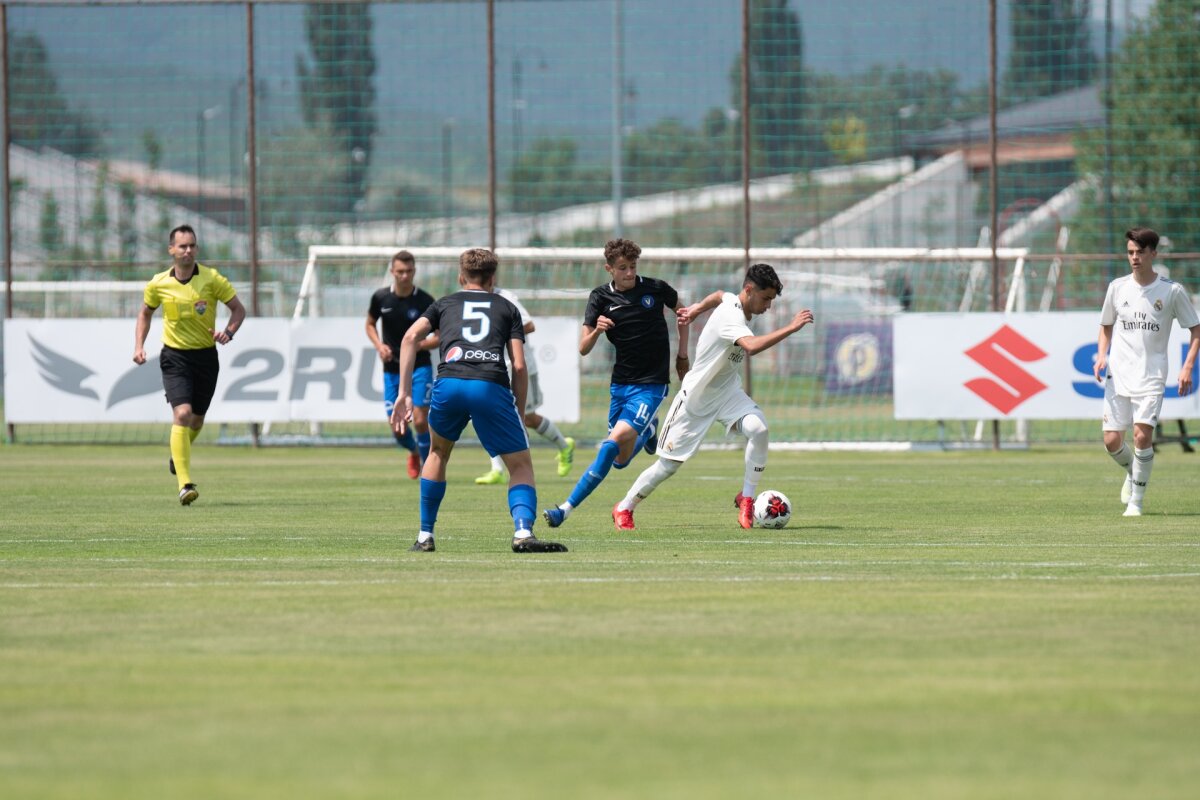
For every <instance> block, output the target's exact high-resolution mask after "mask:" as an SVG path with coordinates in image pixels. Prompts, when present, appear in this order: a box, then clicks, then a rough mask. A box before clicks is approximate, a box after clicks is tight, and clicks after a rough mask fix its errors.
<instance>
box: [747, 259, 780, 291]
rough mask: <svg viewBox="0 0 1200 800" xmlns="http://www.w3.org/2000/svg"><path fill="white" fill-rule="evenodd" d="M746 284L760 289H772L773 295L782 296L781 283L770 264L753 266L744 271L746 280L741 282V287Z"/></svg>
mask: <svg viewBox="0 0 1200 800" xmlns="http://www.w3.org/2000/svg"><path fill="white" fill-rule="evenodd" d="M747 283H753V284H754V285H755V286H757V287H758V288H760V289H774V290H775V294H783V283H782V281H780V280H779V276H778V275H776V274H775V268H774V267H772V266H771V265H770V264H755V265H753V266H752V267H750V269H748V270H746V279H745V280H744V281H742V285H743V286H745V285H746V284H747Z"/></svg>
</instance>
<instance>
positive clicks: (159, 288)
mask: <svg viewBox="0 0 1200 800" xmlns="http://www.w3.org/2000/svg"><path fill="white" fill-rule="evenodd" d="M236 294H237V292H236V291H234V288H233V284H231V283H230V282H229V280H228V279H227V278H226V277H225V276H224V275H222V274H221V273H219V272H217V271H216V270H215V269H212V268H210V267H206V266H204V265H203V264H200V263H197V264H196V272H195V273H194V274H193V275H192V278H191V280H189V281H188V282H187V283H180V282H179V281H178V280H177V279H176V278H175V271H174V270H173V269H168V270H167V271H166V272H160V273H158V274H157V275H155V276H154V277H153V278H151V279H150V282H149V283H147V284H146V290H145V292H143V293H142V298H143V300H144V301H145V303H146V305H148V306H150V307H151V308H158V307H159V306H162V309H163V336H162V341H163V344H165V345H167V346H168V347H174V348H175V349H176V350H202V349H204V348H206V347H216V342H214V341H213V330H214V328H215V327H216V324H217V303H218V302H221V303H228V302H229V301H230V300H232V299H233V297H234V295H236Z"/></svg>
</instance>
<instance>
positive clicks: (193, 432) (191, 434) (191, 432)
mask: <svg viewBox="0 0 1200 800" xmlns="http://www.w3.org/2000/svg"><path fill="white" fill-rule="evenodd" d="M187 430H188V441H190V442H194V441H196V437H197V436H199V435H200V429H199V428H188V429H187Z"/></svg>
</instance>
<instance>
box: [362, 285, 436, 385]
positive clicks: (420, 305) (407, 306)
mask: <svg viewBox="0 0 1200 800" xmlns="http://www.w3.org/2000/svg"><path fill="white" fill-rule="evenodd" d="M431 305H433V295H431V294H430V293H429V292H427V291H425V290H424V289H413V293H412V294H410V295H409V296H408V297H400V296H399V295H397V294H396V293H395V292H393V291H392V287H390V286H385V287H384V288H382V289H380V290H379V291H377V292H376V293H375V294H373V295H371V307H370V308H369V309H368V310H367V314H369V315H370V317H371V319H375V320H379V322H380V323H382V324H381V326H380V327H381V328H382V329H383V332H382V335H381V337H380V338H382V339H383V343H384V344H386V345H387V346H388V347H390V348H392V360H391V361H388V362H386V363H385V364H384V365H383V371H384V372H399V371H400V342H401V340H402V339H404V334H406V333H408V329H409V328H411V327H412V326H413V323H414V322H416V321H417V320H418V319H420V318H421V314H423V313H424V312H425V309H427V308H429V307H430V306H431ZM432 363H433V361H432V360H431V359H430V358H429V351H428V350H418V351H417V366H418V367H428V366H429V365H430V364H432Z"/></svg>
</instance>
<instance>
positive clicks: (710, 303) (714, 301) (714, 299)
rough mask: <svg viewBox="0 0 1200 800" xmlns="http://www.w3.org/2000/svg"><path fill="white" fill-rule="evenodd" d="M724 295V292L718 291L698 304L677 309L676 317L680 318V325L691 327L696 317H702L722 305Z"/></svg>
mask: <svg viewBox="0 0 1200 800" xmlns="http://www.w3.org/2000/svg"><path fill="white" fill-rule="evenodd" d="M724 294H725V293H724V292H721V291H716V292H713V293H712V294H710V295H709V296H708V297H706V298H704V299H703V300H701V301H699V302H698V303H692V304H691V305H690V306H684V307H683V308H678V307H677V308H676V309H675V316H676V317H678V320H679V324H681V325H690V324H691V323H692V322H693V321H694V320H695V319H696V317H698V316H700V315H701V314H703V313H704V312H706V311H712V310H713V309H714V308H716V307H717V306H719V305H721V297H722V296H724Z"/></svg>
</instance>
